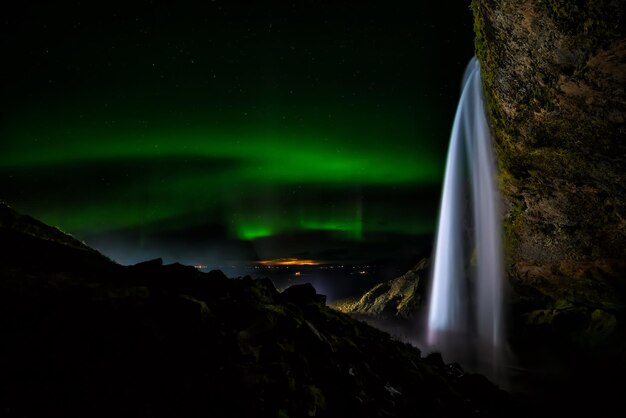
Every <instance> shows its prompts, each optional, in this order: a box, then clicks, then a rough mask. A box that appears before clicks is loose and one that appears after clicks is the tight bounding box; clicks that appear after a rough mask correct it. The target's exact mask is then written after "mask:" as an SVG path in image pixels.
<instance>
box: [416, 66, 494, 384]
mask: <svg viewBox="0 0 626 418" xmlns="http://www.w3.org/2000/svg"><path fill="white" fill-rule="evenodd" d="M495 173H496V166H495V163H494V158H493V152H492V149H491V135H490V130H489V125H488V123H487V118H486V116H485V106H484V102H483V97H482V80H481V77H480V66H479V64H478V61H477V60H476V58H472V60H471V61H470V63H469V64H468V66H467V69H466V70H465V75H464V77H463V91H462V93H461V99H460V101H459V105H458V107H457V111H456V116H455V119H454V125H453V127H452V133H451V135H450V147H449V150H448V159H447V164H446V172H445V177H444V185H443V195H442V198H441V208H440V212H439V225H438V230H437V239H436V244H435V253H434V261H433V271H432V274H433V277H432V288H431V293H430V300H429V307H428V322H427V335H426V338H427V343H428V345H429V347H430V348H431V349H433V350H437V351H440V352H441V353H442V354H443V356H444V357H445V358H446V360H447V361H459V362H463V363H465V364H468V365H469V366H470V367H474V368H475V369H477V370H478V371H480V372H483V373H485V374H487V375H489V376H490V377H492V378H494V379H496V380H499V378H500V374H501V368H502V362H503V358H502V357H503V356H502V352H503V350H504V335H503V334H504V327H503V312H502V310H503V276H504V273H503V271H504V269H503V264H502V263H503V261H502V260H503V256H502V242H501V234H502V227H501V219H500V210H499V196H498V189H497V186H496V181H495ZM468 198H469V201H470V202H471V205H470V206H469V208H466V206H467V204H466V202H468ZM469 212H471V214H472V216H467V214H468V213H469Z"/></svg>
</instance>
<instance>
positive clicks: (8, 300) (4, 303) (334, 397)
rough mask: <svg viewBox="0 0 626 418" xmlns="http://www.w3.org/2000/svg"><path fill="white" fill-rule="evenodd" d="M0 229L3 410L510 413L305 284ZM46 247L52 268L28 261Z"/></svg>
mask: <svg viewBox="0 0 626 418" xmlns="http://www.w3.org/2000/svg"><path fill="white" fill-rule="evenodd" d="M4 232H5V234H4V235H3V236H2V238H3V243H4V244H6V245H7V246H11V247H13V248H16V249H19V250H20V251H22V250H23V251H27V252H28V257H22V258H20V257H17V255H19V254H18V251H17V250H15V251H14V252H13V255H14V256H16V257H14V258H13V260H12V261H11V263H8V262H6V263H0V290H1V291H0V341H2V345H1V346H0V370H2V373H0V388H2V390H1V391H0V411H2V412H1V413H0V414H2V415H3V416H9V417H11V416H15V417H36V416H94V417H98V416H102V417H104V416H152V417H161V416H162V417H171V416H219V417H249V416H296V417H300V416H309V415H315V416H359V417H380V416H413V415H415V414H416V411H419V415H424V416H457V417H464V416H503V415H506V416H511V414H513V415H515V413H516V409H515V408H512V406H511V404H510V403H506V402H505V403H503V402H501V401H500V399H501V398H502V396H504V395H503V393H502V392H501V391H499V390H498V389H497V388H495V387H494V386H493V385H491V384H489V383H488V382H486V381H483V382H477V383H476V384H475V385H472V387H471V388H465V387H464V386H463V384H462V382H461V380H460V378H458V377H456V376H454V375H451V374H450V373H446V371H445V370H443V368H442V367H441V366H439V365H435V364H433V363H432V362H430V361H427V360H424V359H422V358H421V357H420V352H419V350H417V349H416V348H415V347H412V346H410V345H407V344H403V343H400V342H397V341H394V340H392V339H391V338H390V337H389V335H387V334H385V333H383V332H380V331H378V330H376V329H374V328H372V327H369V326H368V325H366V324H363V323H361V322H359V321H356V320H354V319H352V318H350V317H349V316H347V315H344V314H341V313H339V312H336V311H333V310H331V309H329V308H328V307H326V306H325V305H324V304H323V303H320V302H321V301H320V295H317V294H316V292H315V290H314V289H313V287H312V286H310V285H302V286H294V287H292V288H290V289H287V290H286V291H285V292H283V293H282V294H279V293H278V292H277V291H276V289H275V288H274V286H273V284H272V283H271V281H269V280H251V279H245V280H230V279H226V278H224V277H223V275H222V274H221V273H217V272H213V273H209V274H204V273H201V272H198V271H197V270H195V269H193V268H188V267H186V266H181V265H169V266H162V265H160V264H161V263H159V262H155V261H152V262H148V263H146V264H144V265H143V266H142V265H139V266H130V267H123V266H119V265H117V264H115V263H112V262H110V261H106V260H105V259H102V258H100V257H93V255H94V254H96V255H97V253H95V252H93V251H90V250H87V251H85V250H82V249H80V250H79V249H76V248H74V247H73V245H72V244H70V245H67V246H66V245H64V243H63V242H50V241H48V240H47V239H45V238H43V239H40V238H38V237H37V234H36V233H35V234H30V235H28V240H26V241H23V238H24V234H22V233H21V232H19V231H11V230H10V229H5V231H4ZM9 232H11V233H9ZM20 240H22V241H20ZM16 242H20V243H21V244H20V245H16ZM22 244H24V245H26V246H25V247H24V246H22ZM51 249H53V250H54V252H53V253H49V254H53V255H54V257H56V258H57V259H56V262H55V263H53V264H47V263H39V264H38V265H37V267H36V268H33V266H32V264H29V263H28V259H30V258H34V259H36V260H38V259H39V258H40V257H41V256H42V254H43V253H42V252H43V251H50V250H51ZM103 260H104V261H103ZM5 261H6V260H5ZM76 265H80V266H81V267H80V268H79V269H77V268H75V267H73V266H76ZM90 265H93V267H94V268H93V270H90V269H88V267H89V266H90ZM63 266H65V267H66V269H63V268H62V267H63ZM70 267H71V268H70ZM85 277H88V280H86V279H85ZM470 389H471V391H472V393H474V394H472V395H469V393H470V392H469V390H470ZM485 399H487V400H492V401H493V405H496V406H495V407H489V406H485ZM506 399H509V398H506ZM475 400H476V401H475ZM476 410H480V413H479V414H477V413H476V412H475V411H476Z"/></svg>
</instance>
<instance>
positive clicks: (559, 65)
mask: <svg viewBox="0 0 626 418" xmlns="http://www.w3.org/2000/svg"><path fill="white" fill-rule="evenodd" d="M623 6H624V5H623V2H622V1H620V0H590V1H583V0H575V1H574V0H544V1H539V0H497V1H496V0H473V1H472V9H473V12H474V18H475V31H476V52H477V56H478V59H479V60H480V63H481V70H482V75H483V80H484V87H485V94H486V99H487V103H488V112H489V115H490V119H491V124H492V128H493V132H494V134H495V144H496V151H497V155H498V161H499V166H500V170H501V176H500V185H501V188H502V191H503V194H504V199H505V228H506V255H507V260H508V263H507V264H508V276H509V279H510V281H511V284H512V285H513V289H514V294H515V296H516V297H517V302H518V304H517V308H518V310H521V311H523V312H526V313H527V315H526V317H525V318H526V321H527V322H529V323H536V324H540V323H551V322H553V321H554V319H555V317H557V316H562V315H565V316H568V320H567V321H565V322H567V323H568V324H570V325H571V323H572V321H574V322H576V323H577V325H576V327H577V328H578V330H579V331H580V332H579V333H578V334H577V336H576V338H577V339H578V340H579V341H589V340H590V339H591V340H593V341H595V342H594V344H595V343H599V344H605V345H606V344H609V343H610V342H611V341H612V340H611V338H615V333H614V331H615V329H616V327H618V326H619V325H620V322H622V321H623V312H624V307H625V301H626V186H625V185H626V141H624V139H625V138H626V135H625V134H626V124H625V122H626V92H625V86H626V83H625V82H626V38H625V30H624V26H625V25H624V18H625V16H624V7H623ZM529 312H530V313H529ZM573 313H574V315H573V316H572V314H573ZM557 322H558V321H557ZM576 327H574V328H576ZM572 329H573V328H572ZM620 338H621V337H620ZM598 339H601V340H602V339H603V341H598Z"/></svg>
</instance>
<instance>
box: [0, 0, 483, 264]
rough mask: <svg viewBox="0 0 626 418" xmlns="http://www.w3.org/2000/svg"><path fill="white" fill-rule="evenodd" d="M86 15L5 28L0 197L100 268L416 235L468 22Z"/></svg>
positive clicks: (305, 13)
mask: <svg viewBox="0 0 626 418" xmlns="http://www.w3.org/2000/svg"><path fill="white" fill-rule="evenodd" d="M92 6H93V5H91V6H89V5H86V4H82V3H80V4H79V3H76V4H74V5H73V6H72V7H63V6H61V5H54V4H52V3H50V4H49V3H47V2H46V3H41V4H39V3H36V4H35V3H33V4H30V3H24V4H21V3H20V4H16V5H15V8H16V9H15V11H14V13H12V14H11V15H8V16H6V18H5V19H4V20H3V22H2V27H3V30H4V32H3V35H4V36H3V41H2V48H3V57H4V61H5V62H6V65H5V68H4V69H3V71H4V77H3V81H2V89H3V101H2V103H3V109H2V112H1V113H0V199H1V200H3V201H5V202H7V203H8V204H10V205H11V206H13V207H14V208H16V209H17V210H20V211H22V212H25V213H28V214H30V215H32V216H35V217H37V218H39V219H41V220H42V221H44V222H47V223H49V224H52V225H55V226H58V227H59V228H61V229H63V230H65V231H67V232H71V233H73V234H74V235H76V236H77V237H78V238H81V239H85V240H87V242H88V243H89V244H92V245H94V246H96V247H97V248H99V249H101V250H103V251H104V252H105V253H108V252H107V251H111V252H112V253H113V252H116V251H117V253H120V254H124V253H125V252H126V249H132V248H135V247H137V248H144V247H145V248H148V247H154V248H155V251H154V253H151V254H150V255H151V256H152V254H160V253H164V254H165V253H168V251H169V250H170V248H169V247H168V245H170V244H169V242H170V241H167V239H170V238H171V237H176V242H177V243H182V244H180V245H179V244H176V245H177V246H178V247H180V248H183V247H185V248H188V247H193V246H194V245H196V244H195V243H197V242H200V241H198V240H199V238H197V236H206V237H207V240H208V241H210V245H209V244H207V243H206V242H204V241H202V242H200V244H198V245H199V246H198V248H197V252H198V253H203V251H205V250H206V251H209V250H211V249H214V248H218V249H219V248H220V246H222V245H224V246H228V245H230V244H229V243H231V242H233V241H236V242H237V245H240V246H243V247H246V248H248V247H250V246H253V247H255V251H256V252H257V253H258V254H260V253H261V252H262V253H263V256H266V257H273V258H280V257H290V256H293V254H292V253H293V251H295V250H293V248H292V247H293V246H294V245H293V244H291V243H293V242H296V243H297V244H298V248H299V250H298V251H300V250H302V251H305V252H306V251H307V249H308V248H314V249H318V250H319V249H328V250H331V249H333V250H334V249H341V248H344V249H345V248H347V246H350V245H352V244H354V245H352V247H351V248H353V249H354V248H357V250H354V251H356V252H358V251H361V250H360V249H359V248H365V247H367V248H368V249H371V251H370V250H368V251H370V253H368V254H378V251H379V250H380V252H381V254H382V253H384V252H385V251H387V252H392V253H394V252H396V249H401V248H406V249H407V251H411V252H412V251H414V248H413V247H411V245H412V244H411V245H409V244H408V243H409V241H410V240H411V239H413V238H414V237H424V240H426V241H428V240H429V238H428V236H429V235H430V234H432V232H433V229H434V225H435V220H436V213H437V207H438V201H439V189H440V184H441V179H442V176H443V170H444V164H445V149H446V145H447V138H448V134H449V129H450V124H451V121H452V117H453V112H454V108H455V105H456V101H457V98H458V85H457V80H458V75H459V74H460V73H461V72H462V69H463V67H464V65H465V63H466V62H467V59H468V58H469V57H470V56H471V54H472V50H473V45H472V39H473V34H472V27H471V21H472V20H471V15H470V11H469V9H468V8H467V7H465V6H464V7H460V8H458V9H456V8H450V7H448V6H447V5H444V4H442V5H441V6H432V5H428V7H426V6H424V5H422V4H421V3H419V2H413V3H406V4H398V5H385V7H382V6H380V5H379V4H378V3H373V2H372V3H368V2H365V3H362V4H360V5H359V7H353V6H352V5H349V4H343V3H342V2H322V3H318V2H298V3H293V4H290V5H289V6H288V7H285V6H284V5H282V4H281V5H280V7H279V5H272V4H267V3H264V2H258V3H257V2H255V3H246V4H245V5H244V4H240V2H236V1H233V2H224V1H221V0H216V1H214V2H203V3H197V4H194V5H193V6H190V7H186V6H178V5H174V4H161V3H159V2H156V3H155V2H137V3H133V4H127V5H125V7H123V8H117V7H114V6H111V7H109V6H102V7H99V8H96V7H92ZM442 22H445V24H442ZM451 48H452V49H451ZM451 51H456V52H451ZM164 237H170V238H167V239H166V238H164ZM283 238H284V240H283ZM172 239H174V238H172ZM420 239H421V238H420ZM194 240H195V241H194ZM208 241H207V242H208ZM270 241H271V245H270V244H268V243H269V242H270ZM111 242H113V243H111ZM120 242H121V243H122V244H124V246H121V244H119V243H120ZM164 242H165V243H164ZM281 242H283V243H284V245H283V244H281ZM350 243H352V244H350ZM118 244H119V245H118ZM309 244H310V245H309ZM122 247H123V248H122ZM209 247H210V248H209ZM261 247H263V248H261ZM191 250H193V248H191ZM191 250H190V251H191ZM181 251H183V250H181ZM194 251H195V250H194ZM211 251H212V250H211ZM216 251H217V250H216ZM141 256H142V257H143V256H145V255H144V254H141ZM179 256H180V258H181V259H182V258H183V256H184V254H182V253H177V254H176V257H179ZM354 256H355V257H356V258H359V257H360V255H359V254H356V253H355V254H354ZM368 256H369V255H368ZM138 257H139V256H138ZM199 257H200V256H199ZM246 257H248V255H246ZM125 260H126V261H129V262H132V261H137V258H136V257H134V256H132V257H131V256H129V257H126V258H125Z"/></svg>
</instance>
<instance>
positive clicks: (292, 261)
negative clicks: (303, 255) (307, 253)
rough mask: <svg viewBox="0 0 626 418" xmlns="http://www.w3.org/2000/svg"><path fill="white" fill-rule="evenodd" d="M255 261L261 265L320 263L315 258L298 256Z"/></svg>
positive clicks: (306, 264)
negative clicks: (309, 258) (307, 258)
mask: <svg viewBox="0 0 626 418" xmlns="http://www.w3.org/2000/svg"><path fill="white" fill-rule="evenodd" d="M256 263H257V264H261V265H263V266H318V265H320V264H321V263H320V262H319V261H317V260H306V259H300V258H276V259H274V260H259V261H257V262H256Z"/></svg>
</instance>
